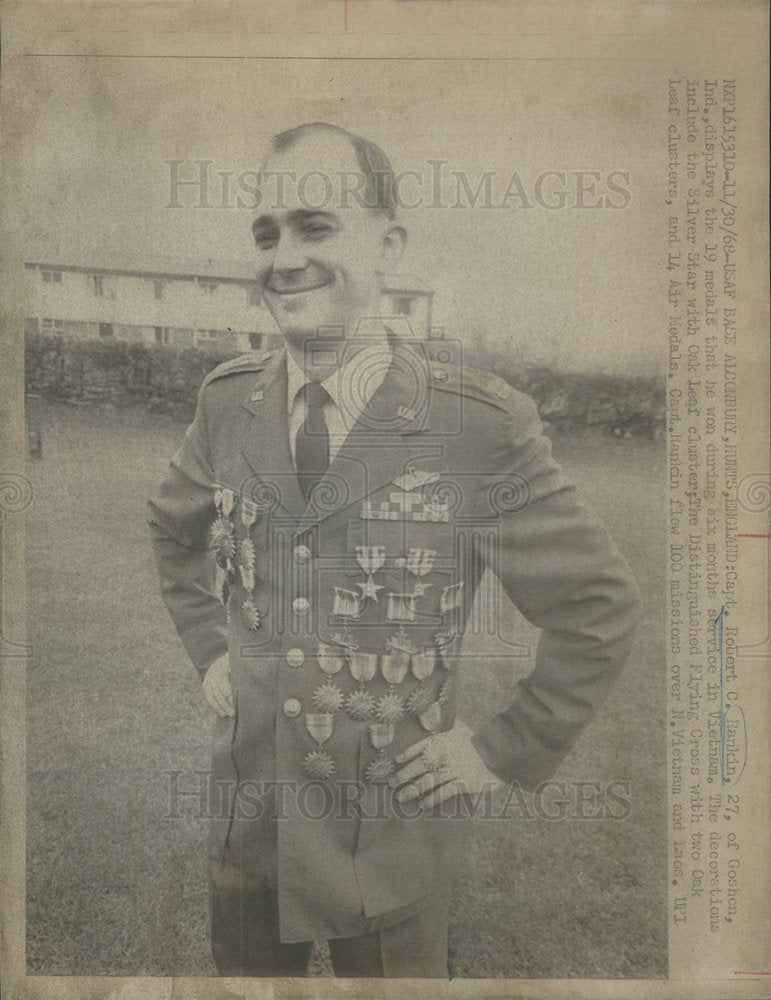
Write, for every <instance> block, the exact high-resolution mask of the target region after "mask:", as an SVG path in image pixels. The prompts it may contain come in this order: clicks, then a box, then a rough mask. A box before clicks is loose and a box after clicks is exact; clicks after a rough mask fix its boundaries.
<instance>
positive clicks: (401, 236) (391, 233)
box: [382, 226, 407, 273]
mask: <svg viewBox="0 0 771 1000" xmlns="http://www.w3.org/2000/svg"><path fill="white" fill-rule="evenodd" d="M406 246H407V230H406V229H404V227H403V226H391V227H390V228H389V229H388V230H387V231H386V233H385V235H384V236H383V254H382V257H383V267H384V270H385V271H386V273H387V272H389V271H393V270H395V268H396V267H397V265H398V263H399V261H400V260H401V259H402V254H403V253H404V248H405V247H406Z"/></svg>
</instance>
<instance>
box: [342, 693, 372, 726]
mask: <svg viewBox="0 0 771 1000" xmlns="http://www.w3.org/2000/svg"><path fill="white" fill-rule="evenodd" d="M345 710H346V712H347V713H348V714H349V715H350V717H351V718H352V719H355V720H356V722H368V721H369V720H370V719H371V718H372V716H373V715H374V714H375V699H374V698H373V697H372V695H371V694H370V693H369V691H366V690H365V689H364V685H362V686H361V687H360V688H358V690H356V691H351V693H350V694H349V695H348V697H347V698H346V699H345Z"/></svg>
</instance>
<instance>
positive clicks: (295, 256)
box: [273, 233, 308, 271]
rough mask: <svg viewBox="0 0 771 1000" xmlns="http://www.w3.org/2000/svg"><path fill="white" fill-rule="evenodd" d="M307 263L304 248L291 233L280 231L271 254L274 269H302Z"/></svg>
mask: <svg viewBox="0 0 771 1000" xmlns="http://www.w3.org/2000/svg"><path fill="white" fill-rule="evenodd" d="M307 265H308V257H307V255H306V253H305V249H304V247H303V245H302V243H301V242H300V240H298V239H297V237H296V236H295V235H294V234H293V233H282V235H281V236H280V237H279V241H278V244H277V245H276V252H275V254H274V256H273V270H274V271H302V270H303V268H305V267H307Z"/></svg>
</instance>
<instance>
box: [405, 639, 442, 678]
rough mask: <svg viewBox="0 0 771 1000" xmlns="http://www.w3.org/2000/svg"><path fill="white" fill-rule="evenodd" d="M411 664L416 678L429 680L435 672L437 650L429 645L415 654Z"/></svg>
mask: <svg viewBox="0 0 771 1000" xmlns="http://www.w3.org/2000/svg"><path fill="white" fill-rule="evenodd" d="M410 665H411V667H412V673H413V675H414V677H415V679H416V680H419V681H425V680H427V679H428V678H429V677H430V676H431V674H432V673H433V672H434V667H435V666H436V650H435V649H433V648H432V647H429V648H428V649H424V650H422V651H421V652H420V653H416V654H414V655H413V657H412V661H411V664H410Z"/></svg>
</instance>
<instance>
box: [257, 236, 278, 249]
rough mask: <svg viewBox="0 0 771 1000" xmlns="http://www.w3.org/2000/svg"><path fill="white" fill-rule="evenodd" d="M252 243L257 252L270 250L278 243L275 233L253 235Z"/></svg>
mask: <svg viewBox="0 0 771 1000" xmlns="http://www.w3.org/2000/svg"><path fill="white" fill-rule="evenodd" d="M254 242H255V244H256V246H257V248H258V249H259V250H270V248H271V247H274V246H275V245H276V243H277V242H278V236H276V234H275V233H255V234H254Z"/></svg>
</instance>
